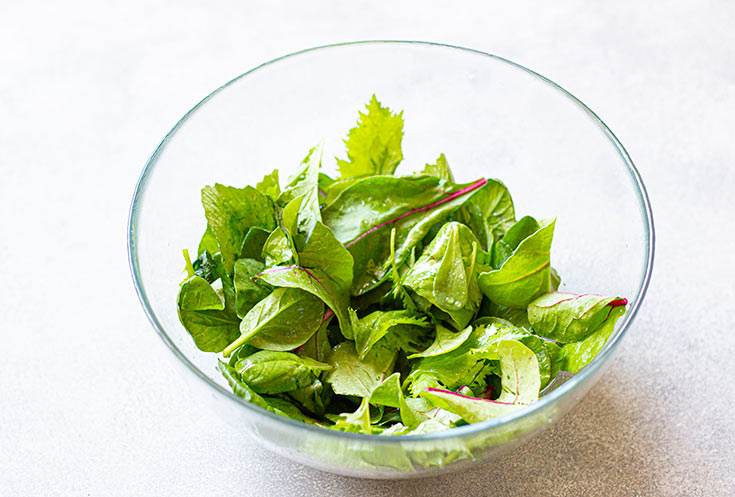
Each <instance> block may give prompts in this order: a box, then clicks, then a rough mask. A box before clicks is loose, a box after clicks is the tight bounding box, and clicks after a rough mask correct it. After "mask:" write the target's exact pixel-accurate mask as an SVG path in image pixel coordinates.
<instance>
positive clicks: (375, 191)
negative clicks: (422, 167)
mask: <svg viewBox="0 0 735 497" xmlns="http://www.w3.org/2000/svg"><path fill="white" fill-rule="evenodd" d="M486 183H487V181H486V180H484V179H481V180H478V181H476V182H474V183H470V184H466V185H452V184H449V183H446V182H444V181H440V180H439V179H437V178H434V177H432V176H410V177H405V178H398V177H393V176H373V177H369V178H365V179H362V180H360V181H357V182H355V183H354V184H352V185H350V186H349V187H348V188H346V189H345V190H344V191H342V193H340V195H339V196H338V197H337V198H336V199H335V200H334V202H332V203H331V204H330V205H328V206H326V207H325V208H324V210H323V211H322V217H323V218H324V224H326V225H327V226H329V228H330V229H331V230H332V232H333V233H334V235H335V237H336V238H337V240H339V241H340V242H342V243H343V244H344V246H345V247H347V249H348V250H349V251H350V253H351V254H352V256H353V258H354V261H355V263H354V273H355V277H354V281H353V284H352V294H353V295H362V294H363V293H366V292H368V291H369V290H371V289H373V288H375V287H376V286H378V285H379V284H380V283H381V282H382V281H383V280H384V279H385V278H386V277H387V275H388V272H389V271H390V269H391V264H390V261H391V249H390V246H391V244H390V237H391V228H392V227H395V228H396V235H395V240H396V243H395V260H396V264H398V265H401V264H403V263H404V262H405V261H406V259H407V258H408V256H409V254H410V253H411V249H412V248H413V247H415V246H416V245H417V244H418V243H419V242H420V241H421V240H422V238H424V236H425V235H426V234H427V233H428V231H429V229H430V228H431V227H432V226H433V225H434V224H436V223H438V222H441V221H442V220H444V219H445V218H446V217H447V216H448V215H449V214H450V213H451V212H453V211H454V210H456V209H457V208H458V207H459V206H461V205H462V204H463V203H464V202H466V201H467V200H468V199H469V198H470V197H471V196H472V194H473V193H474V192H476V191H478V190H480V189H482V187H483V186H484V185H485V184H486Z"/></svg>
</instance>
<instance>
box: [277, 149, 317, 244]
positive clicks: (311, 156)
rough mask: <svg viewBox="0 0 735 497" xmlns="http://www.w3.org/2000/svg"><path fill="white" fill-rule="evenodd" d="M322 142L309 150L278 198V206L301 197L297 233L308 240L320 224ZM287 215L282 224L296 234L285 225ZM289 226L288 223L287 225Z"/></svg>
mask: <svg viewBox="0 0 735 497" xmlns="http://www.w3.org/2000/svg"><path fill="white" fill-rule="evenodd" d="M323 151H324V142H323V141H322V142H321V143H319V145H317V146H316V147H314V148H312V149H311V150H309V153H308V154H307V156H306V158H305V159H304V160H303V161H302V162H301V167H300V168H299V169H298V171H297V172H296V174H294V176H293V177H292V178H290V179H289V183H288V185H286V188H285V189H284V190H283V192H282V193H281V195H280V197H279V198H278V203H279V205H284V206H286V205H288V204H289V203H290V202H292V201H293V200H294V199H296V198H298V197H301V201H300V203H299V204H298V216H297V220H298V231H299V232H301V233H302V234H303V235H304V236H305V237H306V239H307V240H308V239H309V237H310V236H311V233H312V231H314V226H315V225H316V223H318V222H321V220H322V216H321V211H320V210H319V168H320V167H321V163H322V153H323ZM286 216H287V214H286V213H285V212H284V224H285V225H286V229H287V230H288V231H289V232H290V233H291V234H292V235H295V234H296V231H297V230H296V229H294V227H293V226H288V224H286V219H285V218H286ZM289 224H290V223H289Z"/></svg>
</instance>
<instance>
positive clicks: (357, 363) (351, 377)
mask: <svg viewBox="0 0 735 497" xmlns="http://www.w3.org/2000/svg"><path fill="white" fill-rule="evenodd" d="M367 359H370V357H368V358H366V360H362V361H361V360H360V358H359V357H358V355H357V352H356V351H355V344H354V342H350V341H346V342H342V343H340V344H338V345H336V346H335V347H334V349H332V353H331V354H330V355H329V358H328V359H327V362H328V363H329V364H330V365H332V370H331V371H329V372H328V373H327V374H326V376H325V377H324V381H325V382H327V383H329V384H330V385H331V386H332V389H333V390H334V393H337V394H340V395H357V396H360V397H369V396H370V393H371V392H372V391H373V389H374V388H375V387H376V386H377V385H378V383H380V379H381V377H382V376H383V374H384V373H385V371H386V369H385V368H384V367H382V365H381V364H379V363H377V362H375V361H370V360H367Z"/></svg>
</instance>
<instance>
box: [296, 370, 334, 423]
mask: <svg viewBox="0 0 735 497" xmlns="http://www.w3.org/2000/svg"><path fill="white" fill-rule="evenodd" d="M288 396H289V397H290V398H292V399H293V400H294V401H296V402H298V403H299V405H301V406H303V408H304V409H305V410H307V411H309V412H311V413H312V414H314V415H316V416H322V415H323V414H324V410H325V408H326V406H327V405H329V402H330V401H331V400H332V391H331V390H330V389H328V388H325V387H324V384H323V383H322V382H321V381H320V380H319V379H316V380H314V382H313V383H312V384H311V385H309V386H307V387H305V388H301V389H298V390H293V391H291V392H288Z"/></svg>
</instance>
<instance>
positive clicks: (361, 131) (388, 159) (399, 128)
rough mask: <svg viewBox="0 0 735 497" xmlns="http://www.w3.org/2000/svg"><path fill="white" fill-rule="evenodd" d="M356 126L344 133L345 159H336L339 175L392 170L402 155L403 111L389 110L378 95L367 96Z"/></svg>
mask: <svg viewBox="0 0 735 497" xmlns="http://www.w3.org/2000/svg"><path fill="white" fill-rule="evenodd" d="M359 115H360V117H359V119H358V121H357V127H355V128H352V129H351V130H350V132H349V134H348V135H347V139H346V140H345V145H347V159H348V160H346V161H344V160H339V159H338V160H337V167H338V168H339V171H340V174H341V175H342V177H343V178H348V177H351V176H367V175H373V174H393V172H394V171H395V170H396V167H397V166H398V164H400V162H401V160H402V159H403V153H402V152H401V140H402V139H403V112H400V113H398V114H393V113H391V111H390V109H389V108H388V107H383V106H381V105H380V102H378V99H377V98H375V95H373V98H372V99H370V102H369V103H368V104H367V113H363V112H360V114H359Z"/></svg>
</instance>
